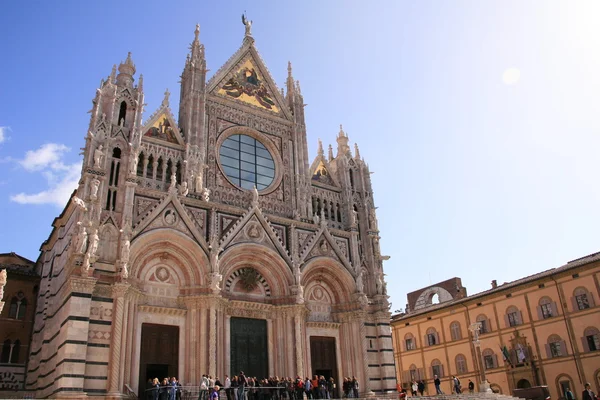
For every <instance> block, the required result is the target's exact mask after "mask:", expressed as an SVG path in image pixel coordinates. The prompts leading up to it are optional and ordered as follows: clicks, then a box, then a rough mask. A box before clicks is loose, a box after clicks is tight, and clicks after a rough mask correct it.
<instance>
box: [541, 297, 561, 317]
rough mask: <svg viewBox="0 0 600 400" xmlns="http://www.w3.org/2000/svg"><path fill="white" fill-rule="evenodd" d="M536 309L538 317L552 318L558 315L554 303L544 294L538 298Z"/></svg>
mask: <svg viewBox="0 0 600 400" xmlns="http://www.w3.org/2000/svg"><path fill="white" fill-rule="evenodd" d="M537 311H538V317H539V319H547V318H552V317H556V316H557V315H558V308H557V307H556V303H554V302H553V301H552V299H550V297H548V296H544V297H542V298H541V299H540V302H539V305H538V307H537Z"/></svg>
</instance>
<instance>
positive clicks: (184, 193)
mask: <svg viewBox="0 0 600 400" xmlns="http://www.w3.org/2000/svg"><path fill="white" fill-rule="evenodd" d="M188 192H189V189H188V183H187V182H186V181H183V182H182V183H181V185H179V195H180V196H183V197H185V196H187V195H188Z"/></svg>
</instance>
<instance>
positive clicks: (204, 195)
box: [202, 188, 210, 201]
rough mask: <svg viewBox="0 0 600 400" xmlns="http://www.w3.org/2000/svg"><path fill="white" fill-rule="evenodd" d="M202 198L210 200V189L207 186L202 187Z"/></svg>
mask: <svg viewBox="0 0 600 400" xmlns="http://www.w3.org/2000/svg"><path fill="white" fill-rule="evenodd" d="M202 200H204V201H210V189H208V188H204V189H202Z"/></svg>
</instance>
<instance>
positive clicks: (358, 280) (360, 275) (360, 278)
mask: <svg viewBox="0 0 600 400" xmlns="http://www.w3.org/2000/svg"><path fill="white" fill-rule="evenodd" d="M364 288H365V284H364V283H363V273H362V271H360V272H359V273H358V276H357V277H356V290H358V291H359V292H362V291H363V290H364Z"/></svg>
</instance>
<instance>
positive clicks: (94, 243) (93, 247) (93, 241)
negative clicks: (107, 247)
mask: <svg viewBox="0 0 600 400" xmlns="http://www.w3.org/2000/svg"><path fill="white" fill-rule="evenodd" d="M98 242H99V238H98V231H97V230H94V233H92V236H91V237H90V245H89V247H88V252H89V254H90V256H94V255H95V254H96V251H98Z"/></svg>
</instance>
